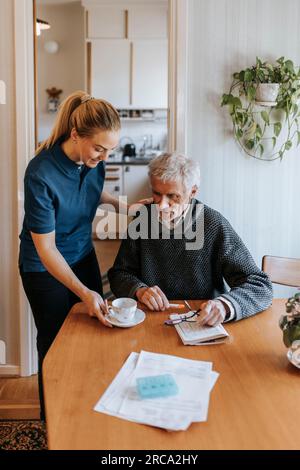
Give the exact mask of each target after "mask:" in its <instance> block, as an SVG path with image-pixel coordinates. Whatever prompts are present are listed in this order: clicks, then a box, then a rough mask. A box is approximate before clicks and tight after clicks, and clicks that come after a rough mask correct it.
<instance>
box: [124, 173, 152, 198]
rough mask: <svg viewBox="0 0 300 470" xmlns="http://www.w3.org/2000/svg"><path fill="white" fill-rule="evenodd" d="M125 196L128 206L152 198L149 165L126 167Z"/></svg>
mask: <svg viewBox="0 0 300 470" xmlns="http://www.w3.org/2000/svg"><path fill="white" fill-rule="evenodd" d="M123 194H124V195H126V196H127V200H128V204H132V203H134V202H137V201H138V200H139V199H144V198H147V197H151V189H150V185H149V179H148V165H124V167H123Z"/></svg>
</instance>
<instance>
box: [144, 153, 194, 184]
mask: <svg viewBox="0 0 300 470" xmlns="http://www.w3.org/2000/svg"><path fill="white" fill-rule="evenodd" d="M148 169H149V171H148V174H149V177H150V178H151V176H156V177H157V178H159V179H161V180H162V181H163V182H166V181H177V182H179V181H181V182H182V183H183V185H184V187H185V189H186V190H187V191H189V190H190V189H192V187H193V186H194V185H196V186H197V187H199V184H200V166H199V164H198V163H197V162H195V161H194V160H192V159H191V158H187V157H185V156H184V155H181V154H179V153H176V152H175V153H163V154H162V155H159V156H158V157H156V158H154V159H153V160H151V162H150V163H149V166H148Z"/></svg>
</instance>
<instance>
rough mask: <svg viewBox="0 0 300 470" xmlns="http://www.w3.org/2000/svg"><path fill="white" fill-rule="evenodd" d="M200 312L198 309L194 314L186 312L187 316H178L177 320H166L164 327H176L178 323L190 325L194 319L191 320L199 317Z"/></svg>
mask: <svg viewBox="0 0 300 470" xmlns="http://www.w3.org/2000/svg"><path fill="white" fill-rule="evenodd" d="M200 311H201V308H199V309H198V310H196V311H195V312H188V313H187V314H183V315H178V318H174V319H173V320H166V321H165V325H168V326H173V325H178V324H179V323H182V322H185V321H186V322H190V323H192V322H195V319H194V320H192V318H194V317H199V312H200Z"/></svg>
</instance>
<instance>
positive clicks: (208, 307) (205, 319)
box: [197, 300, 227, 326]
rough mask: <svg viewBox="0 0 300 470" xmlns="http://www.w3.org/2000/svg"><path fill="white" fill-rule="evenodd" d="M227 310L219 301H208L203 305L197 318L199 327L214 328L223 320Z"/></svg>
mask: <svg viewBox="0 0 300 470" xmlns="http://www.w3.org/2000/svg"><path fill="white" fill-rule="evenodd" d="M226 313H227V310H226V308H225V305H224V304H223V302H221V300H209V301H208V302H205V303H204V304H203V307H202V308H201V312H200V313H199V316H198V317H197V322H198V323H200V325H209V326H216V325H218V324H219V323H222V322H223V321H224V320H225V317H226Z"/></svg>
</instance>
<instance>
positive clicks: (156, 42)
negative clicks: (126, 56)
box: [132, 39, 168, 108]
mask: <svg viewBox="0 0 300 470" xmlns="http://www.w3.org/2000/svg"><path fill="white" fill-rule="evenodd" d="M132 104H133V105H134V106H136V107H137V108H139V107H140V108H143V107H150V108H151V107H152V108H167V106H168V43H167V41H166V40H164V39H162V40H160V39H151V40H147V39H145V40H141V39H140V40H134V41H133V48H132Z"/></svg>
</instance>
